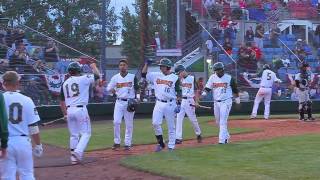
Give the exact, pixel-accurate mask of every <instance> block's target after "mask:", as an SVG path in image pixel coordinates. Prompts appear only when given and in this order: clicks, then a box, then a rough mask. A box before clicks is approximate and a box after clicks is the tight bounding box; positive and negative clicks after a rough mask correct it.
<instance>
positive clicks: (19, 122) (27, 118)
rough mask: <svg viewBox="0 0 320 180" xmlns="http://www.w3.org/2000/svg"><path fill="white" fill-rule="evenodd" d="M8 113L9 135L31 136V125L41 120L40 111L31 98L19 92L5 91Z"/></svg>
mask: <svg viewBox="0 0 320 180" xmlns="http://www.w3.org/2000/svg"><path fill="white" fill-rule="evenodd" d="M3 97H4V103H5V108H6V111H7V114H8V117H9V118H8V119H9V123H8V131H9V137H12V136H29V127H28V126H29V125H30V124H34V123H36V122H38V121H40V117H39V115H38V111H37V109H36V106H35V105H34V103H33V101H32V100H31V98H29V97H27V96H25V95H23V94H20V93H19V92H11V91H10V92H5V93H3Z"/></svg>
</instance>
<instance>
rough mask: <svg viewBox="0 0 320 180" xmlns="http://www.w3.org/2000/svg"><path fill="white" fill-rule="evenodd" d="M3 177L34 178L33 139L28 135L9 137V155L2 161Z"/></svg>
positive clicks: (10, 178) (6, 178) (4, 178)
mask: <svg viewBox="0 0 320 180" xmlns="http://www.w3.org/2000/svg"><path fill="white" fill-rule="evenodd" d="M1 167H2V168H1V173H2V176H1V179H3V180H15V179H16V173H17V172H18V173H19V179H20V180H34V179H35V178H34V171H33V157H32V145H31V140H30V138H29V137H27V136H13V137H9V141H8V149H7V156H6V158H5V159H3V161H2V163H1Z"/></svg>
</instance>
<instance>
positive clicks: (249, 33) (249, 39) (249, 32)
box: [244, 26, 254, 43]
mask: <svg viewBox="0 0 320 180" xmlns="http://www.w3.org/2000/svg"><path fill="white" fill-rule="evenodd" d="M244 39H245V42H246V43H247V42H253V41H254V32H253V29H252V26H250V27H249V29H248V30H247V31H246V35H245V38H244Z"/></svg>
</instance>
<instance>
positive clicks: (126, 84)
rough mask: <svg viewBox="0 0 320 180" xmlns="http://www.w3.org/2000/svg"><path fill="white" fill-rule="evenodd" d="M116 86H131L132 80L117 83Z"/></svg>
mask: <svg viewBox="0 0 320 180" xmlns="http://www.w3.org/2000/svg"><path fill="white" fill-rule="evenodd" d="M116 87H117V88H124V87H132V82H123V83H117V84H116Z"/></svg>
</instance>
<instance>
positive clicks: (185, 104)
mask: <svg viewBox="0 0 320 180" xmlns="http://www.w3.org/2000/svg"><path fill="white" fill-rule="evenodd" d="M190 104H193V105H194V104H195V102H194V99H193V98H190V99H182V101H181V110H180V112H179V113H178V114H177V125H176V139H182V131H183V120H184V116H185V115H186V114H187V116H188V118H189V120H190V122H191V124H192V127H193V130H194V132H195V134H196V135H200V134H201V129H200V127H199V123H198V120H197V116H196V110H195V107H194V106H190Z"/></svg>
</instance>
